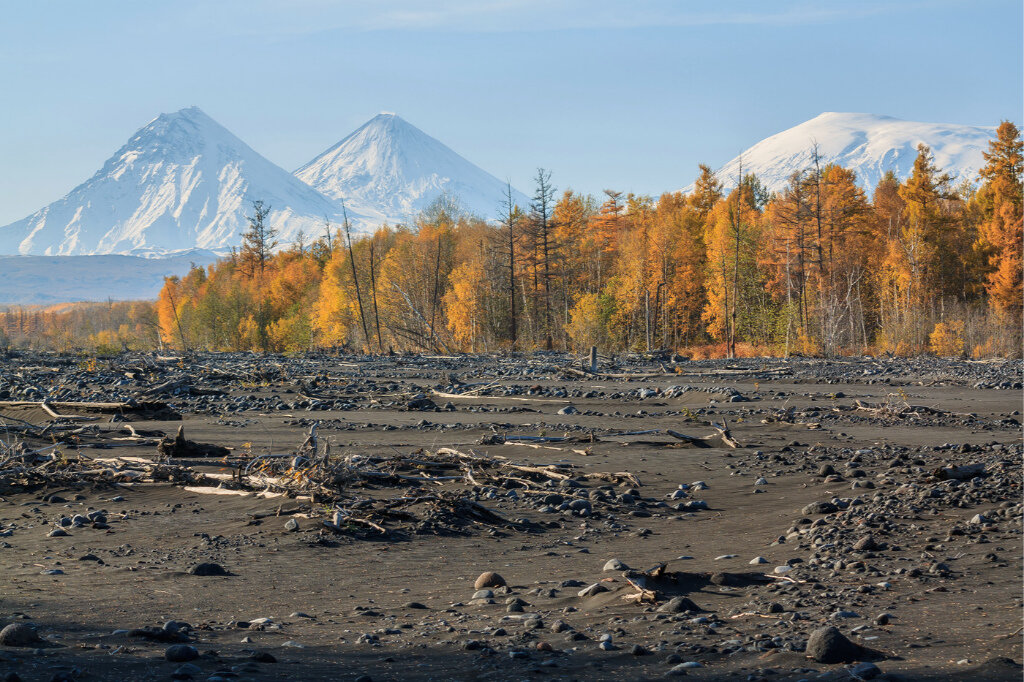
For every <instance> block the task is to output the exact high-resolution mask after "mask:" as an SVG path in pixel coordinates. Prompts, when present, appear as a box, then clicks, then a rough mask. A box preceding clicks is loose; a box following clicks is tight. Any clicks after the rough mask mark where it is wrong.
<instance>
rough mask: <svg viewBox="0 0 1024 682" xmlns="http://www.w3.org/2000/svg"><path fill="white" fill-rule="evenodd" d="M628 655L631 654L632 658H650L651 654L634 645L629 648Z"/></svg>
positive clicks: (643, 648) (645, 649) (644, 648)
mask: <svg viewBox="0 0 1024 682" xmlns="http://www.w3.org/2000/svg"><path fill="white" fill-rule="evenodd" d="M629 653H631V654H633V655H634V656H650V654H651V652H650V651H648V650H647V648H646V647H643V646H641V645H639V644H634V645H633V646H632V647H631V648H630V650H629Z"/></svg>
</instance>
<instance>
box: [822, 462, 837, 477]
mask: <svg viewBox="0 0 1024 682" xmlns="http://www.w3.org/2000/svg"><path fill="white" fill-rule="evenodd" d="M834 473H836V468H835V467H834V466H832V465H831V464H822V465H821V466H820V467H819V468H818V475H819V476H831V475H833V474H834Z"/></svg>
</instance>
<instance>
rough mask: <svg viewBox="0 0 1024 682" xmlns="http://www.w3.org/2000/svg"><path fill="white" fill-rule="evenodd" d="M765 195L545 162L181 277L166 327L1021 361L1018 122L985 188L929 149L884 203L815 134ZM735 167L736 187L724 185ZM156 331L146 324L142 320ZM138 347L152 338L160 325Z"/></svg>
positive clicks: (343, 342) (745, 181)
mask: <svg viewBox="0 0 1024 682" xmlns="http://www.w3.org/2000/svg"><path fill="white" fill-rule="evenodd" d="M807 158H808V162H807V166H806V168H804V169H802V170H801V171H799V172H796V173H794V174H793V175H792V176H791V177H790V178H789V181H788V183H787V185H786V186H785V188H783V189H782V190H781V191H779V192H775V193H769V192H768V191H767V190H766V189H765V188H764V186H763V185H762V184H761V182H760V181H759V180H758V178H757V177H756V176H755V175H754V174H750V173H747V174H743V173H742V172H741V173H740V174H739V177H737V178H718V177H716V176H715V173H714V172H713V171H712V170H711V169H710V168H709V167H707V166H704V165H701V166H700V168H699V177H698V179H697V181H696V183H695V185H694V188H693V191H692V192H690V193H689V194H683V193H678V192H676V193H666V194H663V195H661V196H660V197H658V198H657V199H655V198H652V197H649V196H643V195H635V194H623V193H621V192H617V191H613V190H605V191H604V193H603V196H602V197H601V198H600V199H598V198H595V197H593V196H589V195H584V194H580V193H577V192H574V191H572V190H571V189H567V190H564V191H562V192H561V193H559V192H558V191H557V190H556V188H555V186H554V184H553V181H552V175H551V173H550V172H548V171H546V170H543V169H541V170H538V172H537V174H536V177H535V179H534V184H535V191H534V193H533V197H532V199H531V201H530V203H529V205H527V206H519V205H516V204H515V202H514V201H513V194H512V191H511V187H509V188H508V190H507V194H506V201H505V205H504V206H503V207H502V210H501V219H500V221H497V222H492V223H488V222H486V221H483V220H480V219H478V218H475V217H473V216H471V215H468V214H466V213H465V212H463V211H462V210H461V209H460V207H459V205H458V203H457V201H455V200H454V199H452V198H449V197H441V198H440V199H439V200H438V201H437V202H435V203H434V204H433V205H432V206H431V207H430V208H429V209H428V210H426V211H424V212H423V213H422V214H421V215H420V216H419V217H418V218H417V219H416V220H415V221H414V222H413V223H412V224H409V225H394V226H390V225H382V226H380V227H379V228H378V229H376V231H374V232H373V233H372V234H365V235H353V234H351V231H350V230H349V226H348V224H347V221H346V222H345V223H344V224H342V225H330V224H325V225H324V229H323V232H322V234H320V235H312V236H305V235H299V237H298V238H297V239H296V241H295V242H294V243H292V244H290V245H286V246H285V247H284V248H278V247H279V245H278V244H277V243H276V238H277V234H276V231H275V230H274V229H273V228H272V227H271V226H269V225H268V224H267V223H266V219H267V216H268V213H269V207H265V206H263V205H262V204H261V203H259V202H256V204H255V205H254V207H253V211H252V215H251V216H250V218H249V229H248V230H247V232H246V233H245V235H244V238H243V243H242V246H241V247H240V248H239V249H237V250H236V251H233V252H232V253H231V254H230V255H229V256H228V257H226V258H224V259H222V260H220V261H218V262H217V263H215V264H213V265H211V266H209V267H207V268H199V267H194V268H193V269H192V270H191V271H190V272H189V273H188V274H187V275H185V276H184V277H181V278H168V279H167V280H166V282H165V285H164V287H163V290H162V291H161V292H160V296H159V299H158V301H157V302H156V304H155V316H156V319H157V320H158V329H159V338H158V339H157V342H158V343H160V344H163V345H165V346H170V347H176V348H186V349H220V350H263V351H276V352H300V351H306V350H309V349H314V348H338V347H341V348H346V349H348V350H350V351H357V352H371V353H385V352H390V351H397V350H417V351H431V352H446V353H447V352H457V351H493V350H517V351H527V350H534V349H566V350H580V349H584V348H587V347H589V346H591V345H597V346H600V347H601V348H604V349H609V350H650V349H672V350H675V351H677V352H681V353H687V354H690V355H695V356H701V355H708V356H728V357H733V356H738V355H750V354H773V355H792V354H804V355H820V356H827V357H830V356H836V355H841V354H863V353H885V352H889V353H894V354H917V353H923V352H935V353H939V354H942V355H958V356H979V357H980V356H991V355H1003V356H1019V355H1020V353H1021V345H1020V344H1021V336H1020V329H1021V315H1022V302H1021V292H1022V280H1021V273H1022V254H1021V252H1022V239H1024V222H1022V214H1024V196H1022V184H1021V182H1022V178H1024V161H1022V142H1021V136H1020V132H1019V131H1018V129H1017V128H1016V126H1014V124H1012V123H1010V122H1003V123H1002V124H1001V125H1000V126H999V128H998V132H997V136H996V137H995V139H993V140H992V141H991V143H990V146H989V150H988V151H987V152H986V154H985V161H986V163H985V166H984V167H983V168H982V170H981V172H980V174H979V177H978V178H977V183H976V184H975V183H971V182H962V183H960V184H958V185H955V186H954V185H953V184H952V182H951V180H950V178H949V176H948V175H946V174H945V173H944V172H943V171H942V170H941V169H939V168H937V167H936V166H935V162H934V159H933V157H932V154H931V152H930V150H929V149H928V147H926V146H924V145H921V146H919V148H918V155H917V158H916V160H915V163H914V167H913V171H912V173H911V175H910V177H908V178H907V179H906V180H904V181H902V182H901V181H900V180H899V179H898V178H897V177H896V176H895V175H894V174H893V173H891V172H890V173H889V174H887V175H885V176H884V177H883V178H882V179H881V180H880V181H879V183H878V185H877V186H876V187H875V188H873V191H872V192H871V194H870V196H869V195H868V194H867V193H866V192H865V191H864V190H863V189H862V188H861V187H859V186H858V184H857V178H856V175H855V173H854V172H853V171H851V170H849V169H846V168H842V167H839V166H836V165H830V164H825V163H823V162H822V161H821V159H820V158H819V155H818V153H817V150H816V149H815V148H813V147H812V148H811V149H810V150H809V153H808V157H807ZM724 181H726V182H729V184H730V186H731V187H732V188H731V189H730V190H729V191H726V190H725V189H724ZM140 329H141V328H140ZM139 336H140V338H139V339H138V340H137V343H139V344H146V343H148V344H150V345H152V343H153V339H152V334H148V333H147V334H140V335H139Z"/></svg>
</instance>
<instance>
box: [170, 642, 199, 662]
mask: <svg viewBox="0 0 1024 682" xmlns="http://www.w3.org/2000/svg"><path fill="white" fill-rule="evenodd" d="M164 658H165V659H167V660H168V661H170V662H171V663H187V662H188V661H194V660H196V659H197V658H199V649H197V648H195V647H194V646H191V645H189V644H173V645H171V646H169V647H167V650H166V651H164Z"/></svg>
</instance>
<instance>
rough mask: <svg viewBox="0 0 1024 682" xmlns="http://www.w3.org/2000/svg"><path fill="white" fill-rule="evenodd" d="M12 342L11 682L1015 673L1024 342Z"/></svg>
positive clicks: (5, 408)
mask: <svg viewBox="0 0 1024 682" xmlns="http://www.w3.org/2000/svg"><path fill="white" fill-rule="evenodd" d="M599 360H600V361H599V363H598V365H597V366H596V367H593V366H591V365H590V363H589V361H584V360H582V359H580V358H577V357H574V356H571V355H566V354H557V353H550V354H543V353H538V354H534V355H522V356H516V357H509V356H498V355H465V356H451V357H449V356H415V355H408V356H394V357H365V356H327V355H320V356H313V355H310V356H305V357H288V358H286V357H279V356H267V355H251V354H183V355H174V356H160V355H156V354H138V353H136V354H131V353H126V354H122V355H121V356H119V357H117V358H113V359H100V360H89V359H82V358H79V357H72V356H62V355H56V354H39V353H29V352H11V353H8V354H7V355H6V356H4V357H3V358H0V567H2V571H3V574H4V580H3V590H2V593H0V626H2V627H3V629H2V631H0V675H4V676H5V677H4V679H5V680H17V679H21V680H168V679H195V680H278V679H294V680H312V679H331V680H361V681H362V682H367V681H368V680H374V681H377V680H399V679H401V680H444V679H455V680H523V679H578V680H616V681H620V680H654V679H666V678H675V677H687V678H690V679H695V680H780V681H781V680H857V679H877V680H1019V679H1020V677H1021V674H1022V672H1021V665H1020V662H1021V658H1022V646H1021V611H1022V600H1021V571H1022V562H1021V521H1022V500H1021V459H1022V444H1021V414H1020V409H1021V380H1022V377H1021V375H1022V365H1021V363H1020V361H984V362H972V361H954V360H943V359H936V358H917V359H901V358H844V359H838V360H832V361H826V360H811V359H788V360H780V359H767V358H755V359H741V360H729V361H725V360H720V361H689V360H686V359H684V358H678V357H675V356H672V355H670V354H660V355H659V354H647V355H643V354H640V355H619V356H616V357H601V358H600V359H599Z"/></svg>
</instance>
